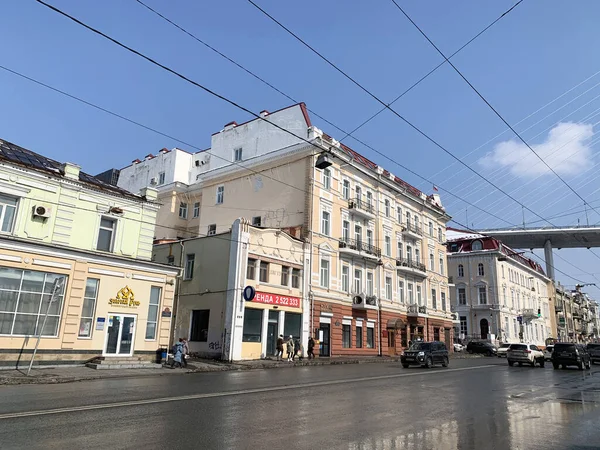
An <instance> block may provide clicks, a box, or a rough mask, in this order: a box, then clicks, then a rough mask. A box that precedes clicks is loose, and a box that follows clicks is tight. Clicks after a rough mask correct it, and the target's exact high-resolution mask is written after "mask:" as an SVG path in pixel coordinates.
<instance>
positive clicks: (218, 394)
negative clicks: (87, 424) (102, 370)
mask: <svg viewBox="0 0 600 450" xmlns="http://www.w3.org/2000/svg"><path fill="white" fill-rule="evenodd" d="M490 367H498V364H486V365H483V366H474V367H463V368H458V369H445V370H435V371H430V372H412V373H401V374H394V375H378V376H375V377H360V378H349V379H346V380H330V381H317V382H315V383H305V384H294V385H283V386H271V387H266V388H255V389H246V390H241V391H224V392H210V393H205V394H191V395H182V396H179V397H162V398H153V399H147V400H132V401H127V402H115V403H101V404H97V405H85V406H70V407H65V408H56V409H42V410H37V411H25V412H16V413H7V414H0V420H6V419H17V418H22V417H34V416H46V415H51V414H64V413H69V412H79V411H93V410H96V409H110V408H124V407H126V406H141V405H151V404H156V403H169V402H179V401H182V400H199V399H205V398H218V397H230V396H234V395H248V394H260V393H265V392H276V391H286V390H290V389H298V388H312V387H321V386H331V385H336V384H349V383H360V382H363V381H377V380H387V379H391V378H407V377H416V376H426V375H442V374H445V373H448V372H464V371H467V370H476V369H486V368H490Z"/></svg>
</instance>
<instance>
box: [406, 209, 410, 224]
mask: <svg viewBox="0 0 600 450" xmlns="http://www.w3.org/2000/svg"><path fill="white" fill-rule="evenodd" d="M406 226H407V227H408V228H410V211H406Z"/></svg>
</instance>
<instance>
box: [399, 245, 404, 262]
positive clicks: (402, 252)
mask: <svg viewBox="0 0 600 450" xmlns="http://www.w3.org/2000/svg"><path fill="white" fill-rule="evenodd" d="M402 258H404V249H403V248H402V242H400V241H398V259H402Z"/></svg>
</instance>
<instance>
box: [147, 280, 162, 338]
mask: <svg viewBox="0 0 600 450" xmlns="http://www.w3.org/2000/svg"><path fill="white" fill-rule="evenodd" d="M161 294H162V288H160V287H158V286H152V287H151V288H150V301H149V302H148V321H147V322H146V339H149V340H154V339H156V328H157V324H158V310H159V307H160V296H161Z"/></svg>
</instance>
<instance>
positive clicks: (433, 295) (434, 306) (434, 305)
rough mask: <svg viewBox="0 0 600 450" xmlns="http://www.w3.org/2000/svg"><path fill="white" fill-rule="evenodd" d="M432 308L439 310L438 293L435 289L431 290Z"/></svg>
mask: <svg viewBox="0 0 600 450" xmlns="http://www.w3.org/2000/svg"><path fill="white" fill-rule="evenodd" d="M431 307H432V308H433V309H437V293H436V292H435V289H432V290H431Z"/></svg>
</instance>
